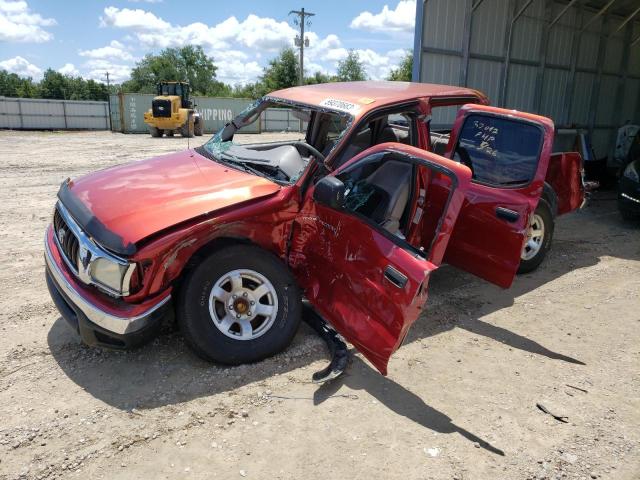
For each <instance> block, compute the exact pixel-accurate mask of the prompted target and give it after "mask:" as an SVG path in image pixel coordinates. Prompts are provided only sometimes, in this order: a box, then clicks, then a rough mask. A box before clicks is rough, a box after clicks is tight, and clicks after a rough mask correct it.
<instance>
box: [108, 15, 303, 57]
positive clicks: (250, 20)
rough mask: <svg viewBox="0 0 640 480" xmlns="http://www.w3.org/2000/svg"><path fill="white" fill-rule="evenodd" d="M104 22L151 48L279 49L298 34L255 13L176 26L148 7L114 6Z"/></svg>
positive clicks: (283, 24) (291, 43)
mask: <svg viewBox="0 0 640 480" xmlns="http://www.w3.org/2000/svg"><path fill="white" fill-rule="evenodd" d="M101 25H102V26H108V27H115V28H122V29H129V30H132V31H133V32H134V33H135V35H136V37H137V38H138V40H139V41H140V42H141V43H142V45H143V46H145V47H147V48H167V47H170V46H184V45H189V44H193V45H201V46H202V47H203V48H204V49H205V50H208V51H211V50H221V49H224V48H230V47H232V46H236V47H245V48H251V49H253V50H255V51H262V52H277V51H278V50H280V49H281V48H283V47H286V46H292V45H293V39H294V37H295V35H296V30H295V29H294V28H292V27H291V25H289V24H288V23H287V22H285V21H280V22H279V21H277V20H275V19H273V18H269V17H259V16H257V15H253V14H251V15H249V16H247V18H246V19H244V20H243V21H239V20H238V19H237V18H236V17H233V16H232V17H229V18H227V19H226V20H224V21H223V22H220V23H218V24H216V25H214V26H209V25H207V24H205V23H202V22H194V23H190V24H188V25H172V24H171V23H169V22H167V21H165V20H163V19H162V18H160V17H158V16H156V15H155V14H153V13H151V12H148V11H146V10H142V9H135V10H132V9H128V8H122V9H120V8H117V7H113V6H111V7H106V8H105V9H104V15H103V16H102V17H101Z"/></svg>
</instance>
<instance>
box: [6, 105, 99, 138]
mask: <svg viewBox="0 0 640 480" xmlns="http://www.w3.org/2000/svg"><path fill="white" fill-rule="evenodd" d="M0 128H11V129H34V130H37V129H42V130H76V129H78V130H108V129H109V108H108V106H107V102H90V101H80V100H46V99H39V98H38V99H33V98H9V97H0Z"/></svg>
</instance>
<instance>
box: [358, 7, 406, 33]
mask: <svg viewBox="0 0 640 480" xmlns="http://www.w3.org/2000/svg"><path fill="white" fill-rule="evenodd" d="M415 16H416V2H415V0H400V1H399V2H398V5H396V8H395V10H391V9H389V7H388V6H387V5H385V6H384V7H382V11H381V12H380V13H375V14H374V13H371V12H368V11H365V12H362V13H360V14H359V15H358V16H357V17H356V18H354V19H353V20H352V21H351V25H350V26H351V28H356V29H362V30H368V31H370V32H385V33H386V32H407V33H411V32H413V28H414V24H415Z"/></svg>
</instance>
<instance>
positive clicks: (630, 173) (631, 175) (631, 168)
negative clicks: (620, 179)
mask: <svg viewBox="0 0 640 480" xmlns="http://www.w3.org/2000/svg"><path fill="white" fill-rule="evenodd" d="M636 163H637V162H631V163H630V164H629V165H627V168H625V169H624V173H623V175H624V176H625V177H627V178H628V179H630V180H633V181H634V182H640V174H639V173H638V167H637V166H636Z"/></svg>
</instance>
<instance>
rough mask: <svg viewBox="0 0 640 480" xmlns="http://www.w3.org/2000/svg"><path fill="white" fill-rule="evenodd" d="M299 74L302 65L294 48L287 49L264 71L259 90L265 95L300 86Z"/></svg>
mask: <svg viewBox="0 0 640 480" xmlns="http://www.w3.org/2000/svg"><path fill="white" fill-rule="evenodd" d="M299 72H300V65H299V64H298V57H296V53H295V52H294V51H293V49H292V48H285V49H284V50H282V51H281V52H280V55H278V56H277V57H276V58H274V59H272V60H271V61H270V62H269V66H267V67H266V68H265V69H264V73H263V74H262V77H261V78H260V82H259V83H260V84H261V85H260V87H259V90H260V91H262V92H263V95H264V94H266V93H269V92H272V91H274V90H280V89H282V88H289V87H293V86H295V85H297V84H298V79H299V78H300V75H299ZM261 96H262V95H261Z"/></svg>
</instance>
